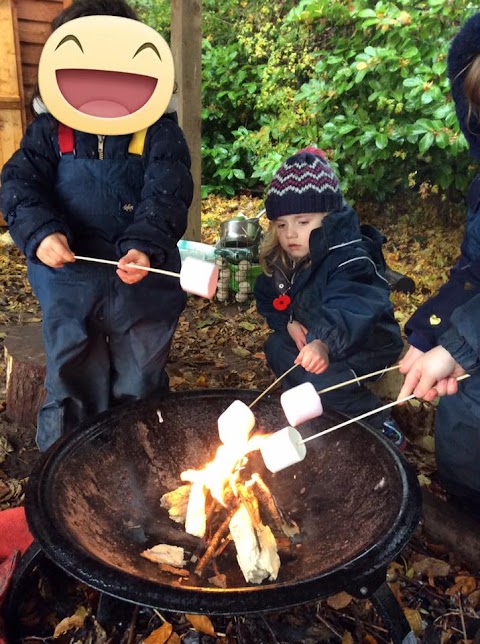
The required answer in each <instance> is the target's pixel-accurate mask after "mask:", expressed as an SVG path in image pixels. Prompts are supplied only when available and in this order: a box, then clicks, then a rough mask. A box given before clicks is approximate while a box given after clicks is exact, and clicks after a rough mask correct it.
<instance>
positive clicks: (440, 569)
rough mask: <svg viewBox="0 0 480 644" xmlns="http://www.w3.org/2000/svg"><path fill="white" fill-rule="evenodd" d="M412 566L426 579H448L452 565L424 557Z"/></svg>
mask: <svg viewBox="0 0 480 644" xmlns="http://www.w3.org/2000/svg"><path fill="white" fill-rule="evenodd" d="M412 566H413V569H414V570H415V572H416V573H417V574H418V575H424V576H425V577H428V576H431V577H446V576H447V575H448V573H449V572H450V564H449V563H447V562H446V561H442V560H441V559H436V558H435V557H423V558H422V559H420V560H419V561H415V562H414V563H413V564H412Z"/></svg>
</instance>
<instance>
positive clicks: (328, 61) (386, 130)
mask: <svg viewBox="0 0 480 644" xmlns="http://www.w3.org/2000/svg"><path fill="white" fill-rule="evenodd" d="M136 3H137V6H141V7H142V8H143V9H142V11H143V13H142V15H143V16H144V17H145V18H146V19H147V22H149V24H155V25H157V27H158V26H161V27H162V29H163V30H165V29H168V18H169V16H168V11H167V7H168V5H165V3H163V2H158V1H157V0H136ZM202 10H203V34H204V40H203V54H202V56H203V59H202V79H203V87H202V93H203V111H202V165H203V184H204V185H203V194H204V195H205V194H207V193H208V192H220V193H224V194H234V193H236V192H238V191H239V190H242V189H245V188H258V186H260V187H261V186H264V185H266V184H268V182H269V181H270V179H271V177H272V175H273V173H274V171H275V170H276V169H277V167H278V166H279V164H280V163H281V162H282V160H283V159H284V158H285V157H286V156H287V155H288V154H290V153H293V152H294V151H295V150H297V149H299V148H301V147H304V146H306V145H311V144H315V145H318V146H319V147H321V148H323V149H324V150H325V151H326V152H327V155H328V157H329V159H330V161H331V162H332V165H333V166H334V168H335V169H336V170H337V172H338V174H339V176H340V179H341V181H342V186H343V188H344V190H345V191H346V192H347V195H348V198H349V199H350V200H352V201H355V200H358V199H364V198H370V199H372V198H373V199H377V200H381V199H385V198H386V197H387V196H388V195H390V194H393V193H395V192H397V191H399V190H404V189H407V190H408V189H410V190H420V191H423V193H425V194H427V193H428V194H431V193H433V194H435V193H438V194H439V195H441V194H443V193H445V192H447V193H448V192H450V191H452V190H461V191H464V190H465V188H466V186H467V183H468V181H469V179H470V178H471V175H472V167H471V165H470V161H469V156H468V153H467V152H466V150H467V145H466V142H465V139H464V138H463V135H461V134H460V131H459V128H458V123H457V120H456V116H455V111H454V106H453V103H452V101H451V99H450V93H449V92H450V88H449V82H448V79H447V75H446V55H447V50H448V46H449V43H450V41H451V39H452V38H453V36H454V35H455V34H456V33H457V31H458V28H459V26H460V25H461V24H462V23H463V22H464V21H465V20H466V19H467V18H468V17H469V16H470V15H472V14H473V13H474V12H475V11H476V10H477V7H476V6H474V4H473V3H472V2H469V1H467V0H422V1H420V0H395V1H392V2H390V1H388V0H379V1H378V2H372V1H371V0H300V1H298V0H297V1H293V0H283V1H281V2H275V3H273V2H266V1H265V0H242V1H241V2H238V1H237V0H222V3H218V2H216V1H214V0H203V7H202Z"/></svg>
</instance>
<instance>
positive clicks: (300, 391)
mask: <svg viewBox="0 0 480 644" xmlns="http://www.w3.org/2000/svg"><path fill="white" fill-rule="evenodd" d="M280 402H281V404H282V407H283V411H284V412H285V416H286V417H287V420H288V422H289V423H290V425H292V426H293V427H297V426H298V425H300V424H301V423H304V422H306V421H307V420H311V419H312V418H316V417H317V416H321V415H322V413H323V406H322V401H321V400H320V396H319V395H318V394H317V392H316V391H315V387H314V386H313V385H312V383H311V382H304V383H303V384H301V385H297V386H296V387H292V389H288V390H287V391H284V392H283V394H282V395H281V396H280Z"/></svg>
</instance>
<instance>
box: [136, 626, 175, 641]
mask: <svg viewBox="0 0 480 644" xmlns="http://www.w3.org/2000/svg"><path fill="white" fill-rule="evenodd" d="M172 631H173V626H172V625H171V624H170V623H169V622H164V623H163V624H162V625H161V626H160V628H157V629H155V630H154V631H152V632H151V633H150V635H149V636H148V637H147V638H146V639H144V640H143V644H165V642H168V641H169V639H170V636H171V634H172Z"/></svg>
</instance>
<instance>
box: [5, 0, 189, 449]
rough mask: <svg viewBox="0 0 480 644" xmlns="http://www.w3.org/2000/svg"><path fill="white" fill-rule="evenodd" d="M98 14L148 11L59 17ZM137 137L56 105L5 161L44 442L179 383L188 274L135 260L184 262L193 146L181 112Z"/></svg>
mask: <svg viewBox="0 0 480 644" xmlns="http://www.w3.org/2000/svg"><path fill="white" fill-rule="evenodd" d="M97 14H98V15H100V14H102V15H108V16H110V15H115V16H119V17H122V18H130V19H135V20H136V15H135V13H134V12H133V10H132V9H131V8H130V7H129V6H128V5H127V4H126V3H125V2H124V1H123V0H102V1H101V2H100V1H97V0H76V1H75V2H74V3H73V4H72V5H71V6H70V7H68V8H67V9H66V10H64V12H63V13H62V14H61V15H60V17H59V18H57V20H56V22H55V25H54V28H55V27H58V26H60V25H61V24H63V23H64V22H66V21H69V20H72V19H75V18H78V17H83V16H90V15H97ZM37 104H38V101H37ZM134 138H135V137H134V136H132V135H130V134H125V135H115V136H97V135H96V134H87V133H86V132H82V131H74V130H72V129H70V128H68V127H65V126H63V125H62V124H61V123H59V122H58V121H57V120H56V119H55V118H54V117H53V116H52V115H51V114H49V113H45V112H44V113H41V114H39V115H37V116H36V117H35V118H34V120H33V121H32V123H31V124H30V126H29V127H28V129H27V131H26V133H25V135H24V137H23V139H22V142H21V145H20V149H19V150H18V151H17V152H16V153H15V154H14V155H13V156H12V158H11V159H10V160H9V161H8V162H7V163H6V164H5V166H4V168H3V171H2V175H1V182H2V190H1V208H2V211H3V213H4V215H5V218H6V221H7V224H8V226H9V230H10V233H11V235H12V238H13V240H14V241H15V243H16V244H17V246H18V247H19V248H20V249H21V250H22V251H23V253H25V255H26V258H27V266H28V278H29V281H30V284H31V286H32V289H33V291H34V293H35V295H36V296H37V298H38V300H39V302H40V305H41V308H42V314H43V320H42V325H43V327H42V328H43V335H44V344H45V351H46V356H47V377H46V390H47V396H46V400H45V403H44V405H43V407H42V408H41V410H40V412H39V416H38V426H37V444H38V447H39V449H40V450H41V451H44V450H46V449H47V448H48V447H49V446H50V445H51V444H52V443H53V442H54V441H56V440H57V439H58V438H60V437H61V436H62V435H63V434H64V433H66V432H68V431H70V430H72V429H73V428H74V427H76V426H77V425H78V424H79V423H80V422H82V421H84V420H85V419H89V418H91V417H92V416H94V415H96V414H98V413H99V412H102V411H104V410H107V409H109V408H110V407H111V406H113V405H116V404H119V403H122V402H126V401H133V400H137V399H143V398H145V397H147V396H149V395H152V394H161V393H162V392H165V391H166V390H167V389H168V377H167V374H166V372H165V364H166V361H167V358H168V354H169V350H170V345H171V340H172V336H173V333H174V331H175V328H176V326H177V323H178V318H179V316H180V313H181V312H182V310H183V308H184V306H185V302H186V296H185V294H184V292H183V291H182V289H181V288H180V284H179V280H178V279H175V278H172V277H169V276H163V275H158V274H151V273H147V272H145V271H141V270H139V269H135V268H133V269H131V268H128V267H127V266H126V264H128V263H131V262H132V263H134V264H135V263H138V264H141V265H143V266H153V267H157V268H163V269H167V270H169V271H174V272H178V271H179V270H180V267H181V265H180V256H179V251H178V248H177V242H178V240H179V239H180V238H181V237H182V235H183V234H184V232H185V229H186V225H187V212H188V208H189V205H190V203H191V200H192V191H193V186H192V178H191V174H190V155H189V151H188V148H187V145H186V142H185V139H184V136H183V134H182V132H181V130H180V128H179V126H178V124H177V119H176V115H175V113H165V114H164V115H163V116H161V118H160V119H159V120H158V121H157V122H155V123H154V124H153V125H151V126H150V127H149V128H148V130H147V132H146V136H145V138H144V141H143V140H142V141H141V143H140V146H138V141H137V145H136V146H135V147H132V141H133V140H134ZM142 148H143V149H142ZM74 254H76V255H84V256H91V257H95V258H102V259H109V260H115V261H119V267H118V269H117V270H115V268H114V267H112V266H107V265H99V264H92V263H87V262H82V261H75V258H74Z"/></svg>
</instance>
